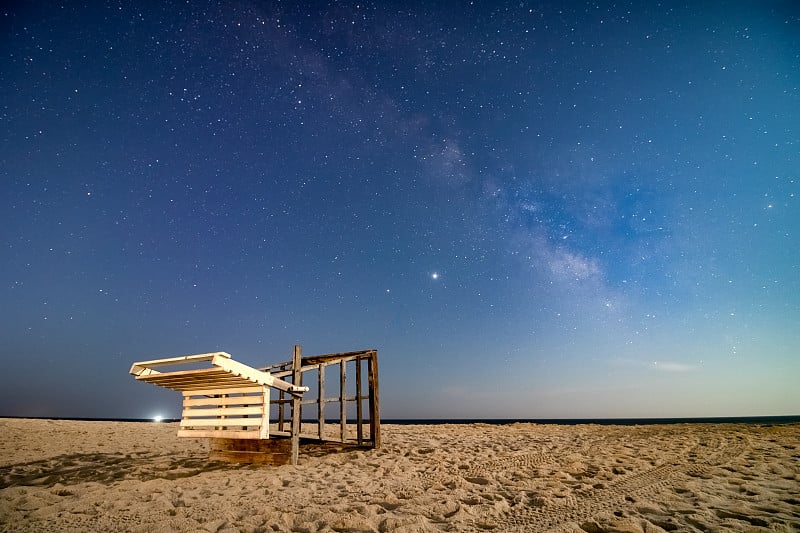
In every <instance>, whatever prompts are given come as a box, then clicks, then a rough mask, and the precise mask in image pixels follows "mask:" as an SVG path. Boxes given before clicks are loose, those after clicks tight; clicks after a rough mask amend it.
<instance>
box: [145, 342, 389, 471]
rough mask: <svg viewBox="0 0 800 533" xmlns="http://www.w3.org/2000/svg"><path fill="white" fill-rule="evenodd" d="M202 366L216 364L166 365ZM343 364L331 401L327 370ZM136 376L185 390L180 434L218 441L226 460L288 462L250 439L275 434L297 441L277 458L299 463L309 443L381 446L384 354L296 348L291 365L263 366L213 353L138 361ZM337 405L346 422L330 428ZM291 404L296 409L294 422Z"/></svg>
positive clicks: (216, 446) (340, 418) (340, 419)
mask: <svg viewBox="0 0 800 533" xmlns="http://www.w3.org/2000/svg"><path fill="white" fill-rule="evenodd" d="M202 363H208V364H210V365H211V366H210V367H205V368H194V369H190V370H174V371H171V372H169V371H165V370H164V368H163V367H167V366H170V365H187V364H189V365H195V366H196V365H198V364H202ZM337 365H338V369H339V372H338V380H337V381H338V383H337V382H334V386H333V387H332V388H334V389H338V390H336V391H335V394H336V397H330V398H329V397H327V392H326V379H325V378H326V373H327V370H328V369H329V368H331V367H333V368H335V367H336V366H337ZM348 365H349V366H351V367H353V368H354V372H355V389H354V391H353V392H352V394H351V393H349V391H348V389H347V386H348V380H347V368H348ZM157 368H158V369H159V370H157ZM364 371H366V373H367V380H366V383H367V391H366V393H365V391H364V387H363V384H364V380H363V373H364ZM309 372H316V373H317V376H316V378H317V379H316V380H315V383H314V384H313V386H314V387H315V388H314V390H315V391H316V398H314V399H304V394H305V393H307V392H309V390H311V387H309V386H304V385H303V375H304V374H307V373H309ZM130 373H131V374H133V375H134V376H135V377H136V380H137V381H144V382H147V383H152V384H153V385H158V386H161V387H166V388H169V389H173V390H177V391H180V392H181V393H182V395H183V410H182V412H181V422H180V429H179V430H178V436H179V437H192V438H211V439H212V446H211V449H212V456H213V455H214V453H215V450H224V451H219V453H218V456H220V457H222V458H224V459H229V460H243V461H244V462H261V463H264V464H280V463H278V462H275V461H273V460H271V459H265V457H266V455H269V454H270V452H269V449H270V447H269V446H253V445H247V444H246V443H245V442H244V441H249V440H259V441H266V440H268V439H270V438H271V437H277V438H286V437H288V438H289V439H290V441H291V453H290V454H287V453H285V449H284V447H283V446H277V445H276V446H273V447H272V448H273V449H275V450H278V449H279V450H280V453H272V454H271V456H272V457H273V458H274V456H277V455H281V456H289V457H290V461H291V463H292V464H297V461H298V457H299V448H300V439H301V438H302V439H308V440H315V441H318V442H338V443H343V444H355V445H358V446H368V447H371V448H378V447H380V438H381V437H380V412H379V408H380V406H379V402H378V352H377V350H364V351H359V352H345V353H338V354H326V355H315V356H310V357H303V356H302V351H301V348H300V346H299V345H298V346H295V347H294V350H293V353H292V360H291V361H289V362H286V363H279V364H277V365H272V366H270V367H266V368H262V369H255V368H252V367H249V366H247V365H244V364H242V363H239V362H237V361H234V360H233V359H231V356H230V354H227V353H225V352H213V353H206V354H197V355H185V356H180V357H170V358H166V359H155V360H151V361H141V362H137V363H133V365H132V366H131V369H130ZM282 378H288V379H291V381H286V380H285V379H282ZM272 389H275V390H276V391H277V396H278V397H277V398H276V399H272V398H271V397H270V395H271V391H272ZM287 394H288V395H289V396H288V397H287ZM365 401H366V402H367V412H368V416H366V417H365V413H364V405H363V404H364V402H365ZM331 403H338V406H339V408H338V410H337V411H338V420H337V422H338V424H337V425H336V427H335V428H331V429H329V428H328V427H327V426H326V409H325V407H326V405H328V404H331ZM352 403H354V404H355V406H354V411H355V413H354V414H355V421H354V423H351V421H350V420H348V416H349V414H351V413H350V412H349V411H348V405H351V404H352ZM305 405H315V406H316V409H315V410H314V414H315V415H316V419H315V421H314V422H315V423H313V424H311V425H310V426H309V424H308V423H307V424H305V427H304V424H303V406H305ZM273 407H275V409H276V410H277V413H278V416H277V421H276V423H275V424H272V426H274V427H271V424H270V422H271V421H270V410H271V409H272V408H273ZM287 407H290V408H291V411H290V413H289V415H288V417H287V413H286V408H287ZM287 420H288V421H289V422H290V425H288V424H287ZM367 424H368V425H369V433H368V434H367V435H365V433H364V426H365V425H367ZM287 426H288V427H287ZM353 426H355V427H353ZM309 427H311V428H313V429H309ZM237 443H239V444H237ZM276 444H277V443H276ZM220 454H221V455H220ZM237 454H238V455H237ZM232 457H234V459H231V458H232Z"/></svg>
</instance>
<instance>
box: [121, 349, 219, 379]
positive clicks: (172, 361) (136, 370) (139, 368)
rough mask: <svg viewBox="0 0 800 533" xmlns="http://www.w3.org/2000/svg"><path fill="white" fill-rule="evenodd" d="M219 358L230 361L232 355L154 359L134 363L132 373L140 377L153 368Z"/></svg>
mask: <svg viewBox="0 0 800 533" xmlns="http://www.w3.org/2000/svg"><path fill="white" fill-rule="evenodd" d="M217 356H219V357H227V358H228V359H230V358H231V356H230V354H228V353H225V352H212V353H201V354H196V355H181V356H178V357H167V358H166V359H153V360H152V361H139V362H138V363H133V365H131V370H130V373H131V374H135V375H137V376H138V375H140V374H141V373H142V372H143V371H144V370H147V369H150V370H152V367H154V366H163V365H176V364H181V363H194V362H202V361H211V360H212V359H214V357H217Z"/></svg>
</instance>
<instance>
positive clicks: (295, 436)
mask: <svg viewBox="0 0 800 533" xmlns="http://www.w3.org/2000/svg"><path fill="white" fill-rule="evenodd" d="M302 360H303V355H302V351H301V348H300V345H299V344H296V345H295V347H294V350H293V352H292V383H293V384H294V385H301V384H302V383H301V380H302V379H303V373H302V371H301V370H300V365H301V361H302ZM302 417H303V405H302V401H301V399H300V397H299V396H297V395H294V396H292V458H291V462H292V464H293V465H296V464H297V462H298V461H299V459H300V424H301V421H302Z"/></svg>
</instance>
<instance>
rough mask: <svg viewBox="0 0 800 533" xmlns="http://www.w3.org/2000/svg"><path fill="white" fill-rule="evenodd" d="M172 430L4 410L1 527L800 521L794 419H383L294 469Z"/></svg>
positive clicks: (752, 524) (798, 433)
mask: <svg viewBox="0 0 800 533" xmlns="http://www.w3.org/2000/svg"><path fill="white" fill-rule="evenodd" d="M176 431H177V425H176V424H167V423H132V422H131V423H128V422H75V421H53V420H22V419H20V420H17V419H0V530H1V531H36V532H41V531H102V532H107V531H134V532H146V531H198V532H203V531H211V532H233V531H249V532H264V531H284V532H316V531H320V532H321V531H326V532H331V531H336V532H350V533H355V532H376V531H379V532H413V531H421V532H428V531H430V532H433V531H487V530H490V531H503V532H505V531H576V532H578V531H583V532H612V531H615V532H642V531H644V532H653V531H665V530H666V531H719V530H726V531H765V530H769V531H798V530H800V425H784V426H760V425H744V424H680V425H648V426H631V427H626V426H598V425H576V426H556V425H536V424H512V425H504V426H493V425H485V424H468V425H430V426H424V425H408V426H406V425H383V426H382V431H383V440H384V445H383V447H382V448H381V449H380V450H349V451H344V452H342V451H340V452H337V453H330V452H326V451H324V450H319V449H306V450H304V452H301V463H300V464H299V465H298V466H296V467H294V466H279V467H275V466H260V467H254V466H235V465H227V464H222V463H209V462H208V460H207V453H208V452H207V443H206V442H205V441H204V440H194V439H179V438H177V436H176Z"/></svg>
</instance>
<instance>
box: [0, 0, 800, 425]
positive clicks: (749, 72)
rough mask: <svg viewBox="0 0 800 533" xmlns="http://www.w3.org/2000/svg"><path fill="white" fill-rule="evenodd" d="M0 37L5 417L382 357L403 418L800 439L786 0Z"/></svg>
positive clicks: (58, 19)
mask: <svg viewBox="0 0 800 533" xmlns="http://www.w3.org/2000/svg"><path fill="white" fill-rule="evenodd" d="M73 4H76V3H73V2H70V3H67V4H66V5H60V4H57V3H50V2H42V3H36V4H35V5H33V4H31V5H12V6H6V7H4V8H2V11H0V24H2V33H1V35H2V40H1V41H0V42H2V46H1V47H0V53H1V54H2V57H3V60H2V63H0V102H2V104H0V118H2V120H1V121H0V136H1V139H2V142H0V162H2V164H0V175H1V176H2V182H3V194H2V195H0V208H2V210H1V211H0V212H2V215H0V217H2V218H0V220H1V221H2V230H0V282H2V283H0V301H2V302H3V305H2V306H0V307H2V309H0V324H1V325H0V331H1V332H2V339H0V340H2V345H1V346H0V353H1V354H2V364H3V371H2V372H0V415H26V416H81V417H83V416H85V417H92V416H103V417H149V416H151V414H152V413H154V412H163V413H164V414H165V415H168V414H170V413H169V410H170V409H172V410H173V411H174V412H173V413H171V414H172V415H173V416H176V415H177V412H178V405H177V404H178V402H177V401H176V398H175V397H174V396H173V395H172V393H170V392H168V391H164V392H159V391H156V390H148V389H146V388H144V387H142V386H141V385H139V384H136V383H134V382H133V380H132V379H131V378H130V376H128V375H127V370H128V367H129V365H130V363H131V362H132V361H134V360H141V359H149V358H159V357H168V356H173V355H181V354H190V353H204V352H210V351H215V350H224V351H227V352H229V353H231V354H233V356H234V357H235V358H236V359H238V360H240V361H242V362H244V363H246V364H250V365H254V366H258V365H261V364H268V363H273V362H279V361H284V360H288V359H289V354H290V353H291V347H292V345H293V344H296V343H299V344H302V345H303V349H304V352H305V353H309V354H311V353H329V352H340V351H348V350H357V349H367V348H377V349H378V350H379V354H380V360H381V393H382V402H381V403H382V406H383V413H384V416H385V417H390V418H399V417H413V418H420V417H431V418H447V417H467V418H479V417H501V418H543V417H560V418H570V417H578V418H589V417H626V416H652V417H656V416H726V415H738V416H743V415H771V414H774V415H779V414H798V413H800V392H798V391H800V389H798V388H797V387H796V385H795V383H794V381H795V379H796V376H798V375H800V359H799V358H798V353H800V210H799V207H800V206H798V196H799V195H800V186H799V184H798V180H800V176H798V169H799V168H800V55H799V54H800V12H799V11H798V9H797V7H796V6H795V5H794V3H793V2H788V1H787V2H760V3H754V2H729V3H726V4H725V5H724V6H722V5H720V7H714V5H713V3H710V4H705V3H704V4H703V5H695V3H690V4H688V5H686V6H673V7H670V6H669V5H655V4H650V3H645V2H642V3H631V4H627V3H623V4H619V3H613V4H612V3H604V2H599V3H593V2H589V3H573V2H566V3H562V4H558V3H525V2H523V3H520V2H513V3H512V2H508V3H498V2H475V3H450V2H442V3H439V2H437V3H434V2H427V3H417V2H414V3H402V4H393V5H389V4H383V3H330V4H328V3H319V2H314V3H312V4H306V5H303V6H300V5H294V4H293V3H289V4H287V5H271V4H270V3H263V4H262V3H258V2H236V3H227V2H226V3H221V4H220V5H217V4H209V3H205V2H196V3H190V4H183V5H180V6H175V5H169V4H167V3H141V2H90V3H89V5H88V6H81V5H73Z"/></svg>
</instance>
